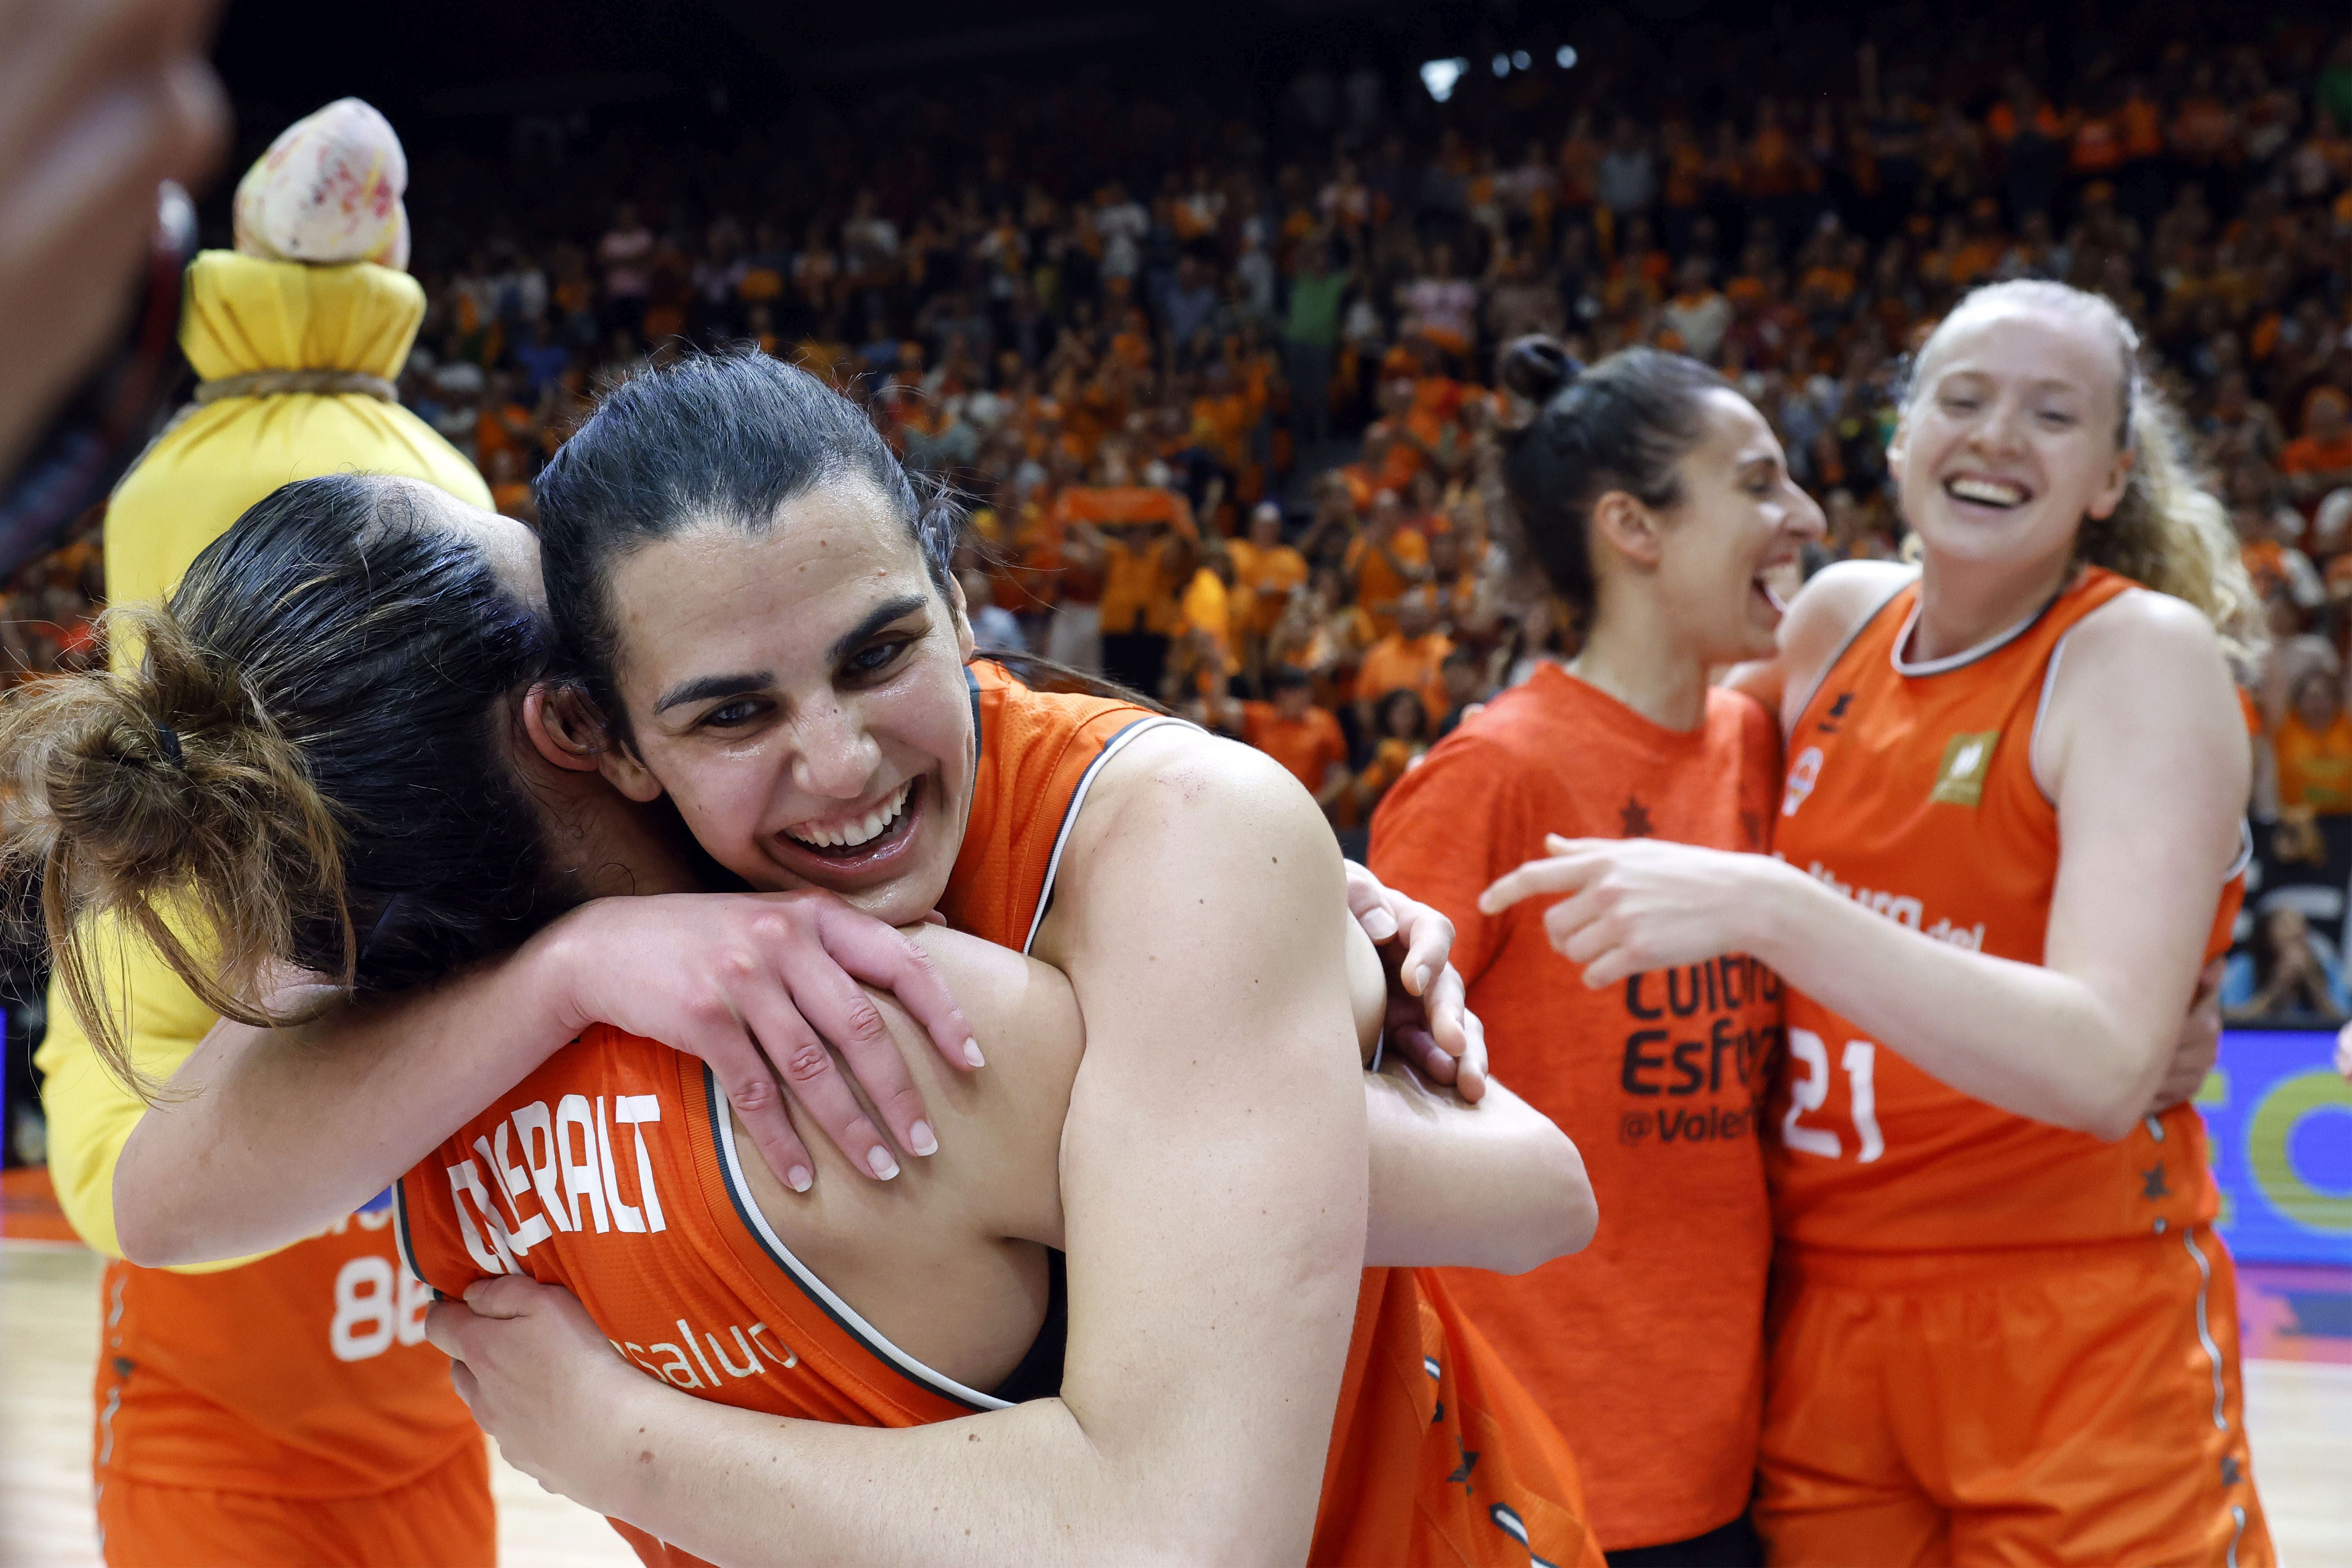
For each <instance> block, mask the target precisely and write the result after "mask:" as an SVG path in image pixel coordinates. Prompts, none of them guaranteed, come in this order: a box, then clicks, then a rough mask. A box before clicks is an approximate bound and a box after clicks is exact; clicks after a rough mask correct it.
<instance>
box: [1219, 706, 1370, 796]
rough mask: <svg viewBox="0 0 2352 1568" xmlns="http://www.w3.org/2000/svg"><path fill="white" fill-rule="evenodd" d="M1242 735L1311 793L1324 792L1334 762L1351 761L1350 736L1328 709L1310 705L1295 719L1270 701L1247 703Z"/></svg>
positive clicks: (1243, 715)
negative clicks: (1340, 728) (1291, 718)
mask: <svg viewBox="0 0 2352 1568" xmlns="http://www.w3.org/2000/svg"><path fill="white" fill-rule="evenodd" d="M1242 734H1243V738H1244V739H1245V740H1247V741H1248V742H1249V743H1250V744H1251V745H1253V746H1255V747H1256V748H1257V749H1258V750H1259V751H1261V752H1265V754H1266V755H1267V756H1269V757H1272V758H1273V759H1274V760H1275V761H1276V762H1277V763H1281V764H1282V765H1283V767H1284V768H1286V770H1288V772H1289V773H1290V776H1291V777H1293V778H1295V779H1297V781H1298V782H1299V783H1300V784H1305V785H1306V786H1307V794H1309V795H1318V794H1320V793H1322V789H1323V780H1324V779H1325V777H1326V776H1327V775H1328V774H1329V773H1330V771H1331V767H1332V764H1333V763H1346V762H1347V760H1348V738H1347V737H1346V736H1345V735H1342V734H1341V733H1340V732H1339V720H1337V719H1335V718H1333V717H1332V716H1331V713H1330V710H1328V709H1324V708H1309V709H1307V711H1306V713H1305V714H1303V715H1302V716H1301V717H1300V718H1298V719H1297V721H1291V720H1288V719H1285V718H1284V717H1283V716H1282V710H1281V709H1279V708H1277V707H1276V706H1275V705H1274V704H1273V703H1271V702H1244V703H1243V704H1242Z"/></svg>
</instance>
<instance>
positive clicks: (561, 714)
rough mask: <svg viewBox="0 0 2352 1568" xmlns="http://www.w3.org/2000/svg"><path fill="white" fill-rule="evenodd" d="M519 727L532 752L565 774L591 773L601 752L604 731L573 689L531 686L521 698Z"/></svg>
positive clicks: (541, 683)
mask: <svg viewBox="0 0 2352 1568" xmlns="http://www.w3.org/2000/svg"><path fill="white" fill-rule="evenodd" d="M522 725H523V730H524V731H525V732H526V733H528V734H529V735H530V744H531V749H532V750H533V751H536V752H538V753H539V754H540V755H541V757H542V758H544V759H546V761H548V762H549V763H552V764H553V765H554V766H556V767H559V768H562V769H563V770H564V771H565V772H566V773H594V772H595V771H596V769H597V767H598V765H599V763H598V761H597V759H598V758H599V757H600V756H601V755H602V754H603V752H604V725H603V724H602V723H601V722H599V721H597V720H596V718H595V716H594V714H593V711H592V710H590V709H589V706H588V701H587V699H586V698H584V697H583V696H582V695H581V693H580V691H579V689H577V688H575V687H571V686H562V685H558V684H556V683H554V682H552V681H545V680H541V681H538V682H536V683H534V684H533V685H532V687H531V689H530V691H528V692H526V693H525V694H524V696H523V700H522Z"/></svg>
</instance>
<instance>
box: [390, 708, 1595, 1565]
mask: <svg viewBox="0 0 2352 1568" xmlns="http://www.w3.org/2000/svg"><path fill="white" fill-rule="evenodd" d="M971 686H972V703H973V709H974V712H975V715H976V718H977V721H978V725H979V742H980V762H979V767H978V770H977V773H976V774H975V778H974V786H973V798H972V805H971V817H970V822H969V826H968V827H967V829H966V832H965V837H964V844H963V848H962V852H961V855H960V856H959V858H958V859H957V863H956V868H955V871H954V873H953V875H952V877H951V878H950V883H949V888H948V894H947V897H946V899H945V900H942V903H941V912H942V913H943V914H944V915H946V916H947V918H948V921H949V923H950V924H951V925H953V926H955V927H956V928H958V929H959V930H962V931H970V932H971V933H972V934H974V935H977V936H982V937H984V938H986V939H988V940H990V941H992V942H1000V943H1002V944H1003V945H1005V946H1007V947H1018V948H1022V949H1024V950H1025V948H1026V947H1027V945H1028V943H1029V942H1031V941H1032V940H1034V937H1035V934H1036V928H1037V925H1038V923H1039V921H1040V920H1041V919H1042V918H1043V915H1044V912H1045V909H1046V907H1047V905H1048V904H1049V902H1050V899H1051V894H1052V890H1053V888H1052V879H1053V872H1054V864H1055V850H1056V848H1057V847H1058V841H1059V839H1060V837H1061V830H1062V827H1063V825H1064V823H1065V822H1066V820H1067V819H1068V818H1069V817H1070V816H1071V815H1072V814H1073V813H1075V812H1076V811H1077V810H1078V809H1080V807H1081V806H1082V805H1083V804H1084V801H1085V797H1086V793H1087V788H1088V786H1089V785H1090V784H1091V782H1092V781H1093V779H1094V778H1095V776H1096V774H1097V770H1098V769H1099V767H1100V765H1101V764H1102V763H1104V762H1105V761H1106V760H1108V757H1109V756H1111V755H1112V754H1113V753H1114V752H1116V751H1117V749H1118V747H1119V746H1120V745H1122V744H1124V743H1125V739H1126V738H1129V737H1132V736H1133V735H1135V734H1138V733H1140V732H1141V731H1142V730H1143V729H1144V728H1146V727H1149V726H1152V725H1159V724H1167V723H1173V722H1177V721H1174V720H1171V719H1168V718H1165V717H1163V716H1161V715H1159V714H1155V713H1152V712H1150V711H1149V710H1144V709H1140V708H1138V707H1135V706H1133V705H1131V704H1129V703H1123V702H1118V701H1114V700H1109V699H1105V698H1094V697H1077V696H1062V695H1051V694H1045V693H1041V692H1035V691H1032V690H1030V689H1028V688H1026V687H1024V686H1023V685H1021V684H1020V683H1019V682H1017V681H1015V680H1013V679H1012V678H1011V677H1010V676H1008V675H1006V674H1005V673H1004V672H1003V669H1002V668H1001V667H999V666H997V665H995V664H993V663H988V662H982V663H978V664H975V665H973V666H972V667H971ZM758 1157H759V1156H758V1154H757V1153H756V1152H747V1151H745V1150H743V1149H741V1148H740V1147H739V1146H738V1143H737V1141H736V1138H735V1134H734V1126H733V1121H732V1119H731V1118H730V1116H729V1114H728V1112H727V1109H726V1105H725V1101H724V1100H723V1098H722V1097H721V1096H720V1094H719V1089H718V1087H717V1080H716V1079H713V1078H712V1077H711V1076H710V1074H709V1071H708V1069H707V1068H705V1067H704V1066H703V1064H702V1063H700V1062H699V1061H697V1060H695V1059H694V1058H690V1057H687V1056H684V1055H681V1054H680V1053H678V1052H677V1051H673V1050H671V1049H670V1048H669V1047H667V1046H663V1045H660V1044H658V1043H657V1042H655V1041H652V1040H647V1039H644V1038H641V1037H636V1036H633V1035H625V1034H623V1033H621V1032H620V1031H619V1030H617V1029H614V1028H612V1027H611V1026H607V1025H602V1024H600V1025H596V1026H593V1027H591V1028H590V1029H589V1030H587V1032H585V1033H584V1034H583V1035H582V1036H581V1037H580V1038H579V1039H577V1040H575V1041H573V1042H572V1044H570V1045H568V1046H566V1047H563V1048H562V1049H561V1050H559V1051H557V1052H556V1053H555V1054H554V1055H553V1056H551V1057H550V1058H548V1060H547V1061H546V1063H545V1064H543V1065H542V1066H541V1068H539V1069H538V1070H537V1071H535V1072H533V1073H532V1074H531V1075H530V1077H528V1078H526V1079H523V1081H522V1082H521V1083H520V1084H519V1085H517V1086H516V1087H515V1088H514V1089H510V1090H509V1091H508V1092H507V1093H506V1094H504V1095H502V1096H500V1097H499V1100H498V1101H497V1102H496V1103H495V1104H493V1105H492V1106H491V1107H490V1108H489V1109H488V1110H485V1111H484V1112H483V1113H482V1114H481V1115H479V1116H478V1117H476V1118H474V1119H473V1120H472V1121H469V1122H467V1125H466V1126H465V1127H464V1128H462V1129H460V1130H459V1131H458V1132H457V1135H456V1136H454V1137H452V1138H451V1139H449V1140H448V1141H447V1142H444V1143H443V1144H442V1145H441V1147H440V1148H439V1149H437V1150H436V1151H435V1152H433V1153H432V1154H430V1155H428V1156H427V1157H426V1158H425V1161H424V1162H423V1163H420V1164H419V1165H417V1166H416V1167H415V1169H414V1170H412V1171H410V1172H409V1173H408V1174H407V1175H405V1176H404V1177H403V1178H402V1179H401V1184H400V1187H399V1198H400V1205H401V1226H400V1235H401V1243H402V1247H403V1249H404V1254H405V1256H406V1257H407V1258H408V1259H409V1260H410V1267H411V1268H413V1269H414V1270H415V1271H416V1272H417V1273H418V1274H419V1275H420V1276H421V1277H422V1278H423V1279H426V1280H427V1281H429V1282H430V1283H431V1284H432V1285H433V1286H434V1287H435V1288H436V1289H438V1290H440V1291H441V1292H443V1293H444V1294H446V1295H452V1296H454V1295H457V1294H459V1293H461V1292H462V1291H463V1290H464V1289H465V1288H466V1286H467V1285H468V1284H470V1283H471V1282H472V1281H474V1280H476V1279H483V1278H487V1277H488V1276H490V1275H494V1274H501V1273H516V1274H527V1275H529V1276H530V1277H531V1278H533V1279H539V1280H541V1281H544V1282H547V1283H551V1284H559V1285H562V1286H564V1287H566V1288H568V1289H571V1290H572V1292H573V1293H574V1294H576V1295H577V1296H578V1297H579V1298H580V1300H581V1303H582V1304H583V1306H584V1307H585V1308H586V1309H587V1310H588V1313H589V1315H590V1316H591V1317H592V1318H593V1319H594V1320H595V1322H596V1324H597V1326H598V1328H599V1329H600V1330H602V1331H604V1334H605V1335H606V1336H607V1337H608V1338H609V1339H610V1340H611V1342H612V1343H613V1346H614V1350H615V1352H617V1353H619V1354H621V1355H623V1356H625V1357H626V1358H627V1359H628V1360H629V1361H630V1362H632V1363H634V1364H635V1365H636V1366H637V1367H638V1369H639V1370H641V1371H642V1372H644V1373H646V1376H648V1377H657V1378H660V1379H662V1380H663V1381H665V1382H667V1383H669V1384H673V1385H675V1386H676V1387H678V1388H680V1389H683V1390H685V1391H687V1392H688V1393H690V1394H695V1395H696V1396H697V1397H698V1398H704V1399H709V1400H713V1401H716V1402H718V1403H719V1404H724V1405H734V1406H736V1407H738V1408H742V1409H750V1410H758V1411H762V1412H765V1413H767V1414H770V1415H782V1416H793V1417H798V1418H801V1419H805V1420H816V1421H833V1422H840V1423H845V1424H849V1425H856V1426H917V1425H921V1424H924V1423H928V1422H934V1421H946V1420H952V1419H955V1418H956V1417H959V1416H961V1415H970V1414H971V1413H973V1412H975V1411H981V1410H989V1409H997V1408H1002V1407H1003V1405H1005V1404H1007V1403H1008V1396H1010V1397H1011V1398H1036V1397H1045V1396H1047V1395H1050V1394H1051V1393H1052V1392H1053V1390H1054V1387H1055V1384H1056V1383H1057V1381H1058V1373H1059V1357H1058V1355H1056V1354H1053V1353H1051V1347H1050V1346H1046V1347H1042V1348H1044V1349H1045V1351H1046V1352H1047V1353H1045V1355H1044V1356H1043V1357H1040V1356H1039V1355H1037V1354H1035V1353H1033V1355H1032V1357H1031V1358H1030V1361H1029V1363H1024V1367H1023V1369H1022V1370H1021V1372H1020V1373H1016V1374H1015V1377H1014V1380H1013V1385H1009V1386H1008V1387H1007V1388H1005V1389H1003V1390H999V1391H997V1392H995V1393H991V1392H988V1391H983V1390H980V1389H973V1388H968V1387H965V1386H963V1385H962V1384H958V1383H956V1382H955V1381H953V1380H952V1379H950V1378H948V1377H946V1376H944V1375H943V1374H941V1373H938V1372H936V1371H934V1370H932V1369H930V1368H929V1367H926V1366H924V1365H923V1364H922V1363H920V1362H919V1361H917V1360H916V1359H915V1358H914V1357H912V1356H910V1355H908V1353H907V1352H904V1351H902V1350H900V1349H899V1348H898V1347H897V1346H896V1345H893V1344H891V1343H890V1342H888V1341H887V1340H886V1339H884V1338H883V1337H882V1336H881V1334H880V1333H879V1332H877V1331H876V1330H875V1329H874V1327H873V1326H872V1325H871V1324H869V1323H867V1322H866V1321H865V1320H864V1319H863V1318H862V1317H860V1316H859V1315H858V1314H857V1313H856V1310H853V1309H852V1308H851V1307H850V1306H849V1304H848V1303H847V1302H845V1301H844V1300H841V1299H840V1298H839V1297H837V1296H835V1294H834V1293H833V1292H832V1291H831V1290H829V1289H827V1288H826V1287H825V1285H824V1281H822V1280H821V1279H818V1278H817V1277H816V1276H815V1275H814V1273H813V1272H811V1271H810V1269H809V1268H807V1267H806V1266H805V1265H804V1264H803V1263H802V1262H801V1261H800V1259H798V1258H795V1257H794V1256H793V1253H792V1251H791V1250H790V1248H788V1247H785V1246H784V1244H783V1243H782V1240H781V1239H780V1238H779V1237H777V1236H776V1234H775V1232H774V1230H773V1228H772V1227H771V1226H769V1225H768V1223H767V1221H766V1219H765V1218H764V1217H763V1216H762V1215H761V1212H760V1210H759V1207H758V1205H756V1204H755V1203H753V1201H752V1200H751V1195H750V1189H749V1187H748V1185H747V1184H746V1183H745V1181H744V1177H743V1161H744V1160H745V1159H746V1158H751V1159H757V1158H758ZM1213 1351H1214V1347H1213V1346H1203V1347H1202V1352H1203V1353H1204V1354H1208V1353H1213ZM1041 1363H1042V1364H1041ZM1581 1506H1582V1499H1581V1496H1580V1491H1579V1489H1578V1486H1577V1481H1576V1475H1575V1466H1574V1463H1573V1461H1572V1460H1570V1458H1569V1456H1568V1451H1567V1449H1566V1447H1565V1446H1564V1445H1563V1444H1562V1443H1561V1441H1560V1439H1559V1434H1558V1433H1557V1432H1556V1431H1554V1430H1553V1429H1552V1428H1551V1426H1549V1424H1548V1423H1547V1422H1546V1421H1545V1420H1544V1419H1543V1417H1542V1415H1541V1414H1540V1413H1539V1412H1538V1410H1537V1409H1536V1408H1535V1406H1534V1405H1533V1404H1532V1402H1531V1401H1530V1400H1529V1399H1528V1395H1527V1393H1526V1391H1525V1390H1523V1389H1522V1388H1520V1387H1519V1386H1518V1384H1517V1383H1516V1382H1514V1381H1513V1380H1512V1378H1511V1376H1510V1374H1509V1373H1507V1372H1506V1371H1505V1370H1504V1369H1503V1368H1502V1366H1501V1364H1500V1363H1499V1362H1498V1361H1497V1359H1496V1356H1495V1353H1494V1352H1493V1351H1492V1350H1491V1349H1490V1348H1488V1346H1487V1344H1486V1342H1485V1340H1484V1339H1482V1338H1481V1337H1480V1336H1479V1335H1478V1333H1477V1332H1476V1331H1475V1330H1474V1329H1472V1328H1471V1327H1470V1326H1469V1325H1468V1324H1467V1323H1466V1322H1465V1321H1463V1320H1462V1318H1461V1316H1460V1314H1459V1313H1458V1311H1457V1310H1455V1308H1454V1304H1453V1301H1452V1300H1451V1298H1450V1297H1449V1296H1448V1295H1447V1293H1446V1292H1445V1290H1444V1288H1443V1287H1441V1286H1439V1285H1438V1284H1437V1283H1436V1282H1435V1281H1434V1280H1433V1279H1427V1278H1426V1277H1425V1276H1423V1274H1421V1273H1419V1272H1417V1271H1412V1270H1405V1269H1370V1270H1367V1271H1366V1272H1365V1275H1364V1283H1363V1288H1362V1290H1361V1292H1360V1295H1359V1298H1358V1302H1357V1310H1356V1320H1355V1329H1354V1334H1353V1338H1352V1340H1351V1341H1350V1344H1349V1360H1348V1366H1347V1373H1346V1376H1345V1380H1344V1382H1343V1384H1342V1387H1341V1393H1340V1398H1339V1411H1338V1416H1337V1420H1336V1422H1335V1424H1334V1426H1333V1429H1332V1441H1331V1449H1330V1456H1329V1458H1328V1462H1327V1465H1326V1468H1325V1473H1324V1482H1323V1492H1322V1499H1321V1503H1320V1506H1319V1509H1318V1515H1317V1521H1316V1531H1315V1538H1314V1543H1313V1546H1312V1549H1311V1550H1310V1552H1309V1554H1308V1559H1307V1561H1308V1562H1309V1563H1312V1564H1325V1563H1346V1564H1363V1565H1365V1568H1374V1565H1381V1568H1385V1565H1390V1564H1398V1565H1408V1564H1409V1565H1427V1568H1460V1565H1463V1564H1469V1565H1472V1568H1505V1565H1507V1564H1509V1565H1513V1568H1521V1565H1524V1564H1525V1563H1527V1562H1528V1557H1529V1550H1530V1544H1532V1547H1533V1550H1534V1552H1535V1554H1536V1555H1538V1556H1540V1557H1542V1558H1543V1559H1545V1560H1546V1561H1548V1562H1551V1563H1561V1564H1567V1563H1577V1564H1580V1568H1601V1563H1600V1558H1599V1553H1598V1551H1597V1549H1595V1548H1594V1547H1593V1546H1592V1544H1591V1538H1590V1536H1589V1534H1588V1533H1587V1531H1585V1529H1584V1526H1583V1524H1582V1522H1581ZM614 1529H616V1530H618V1531H620V1533H621V1534H622V1536H623V1537H624V1538H625V1539H626V1540H627V1541H628V1542H629V1543H630V1544H631V1545H632V1546H633V1547H635V1549H636V1552H637V1554H638V1556H639V1557H640V1558H641V1559H642V1560H643V1561H644V1562H646V1563H647V1564H649V1565H652V1568H690V1565H694V1564H698V1563H700V1561H701V1560H700V1559H698V1558H695V1557H692V1556H690V1555H688V1553H686V1552H681V1551H679V1550H677V1548H675V1547H671V1546H668V1545H666V1544H665V1543H663V1542H659V1541H656V1540H655V1539H654V1538H653V1537H651V1536H649V1535H647V1534H646V1532H645V1531H641V1530H637V1529H635V1528H634V1527H632V1526H629V1525H625V1524H622V1523H620V1522H619V1521H614Z"/></svg>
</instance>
